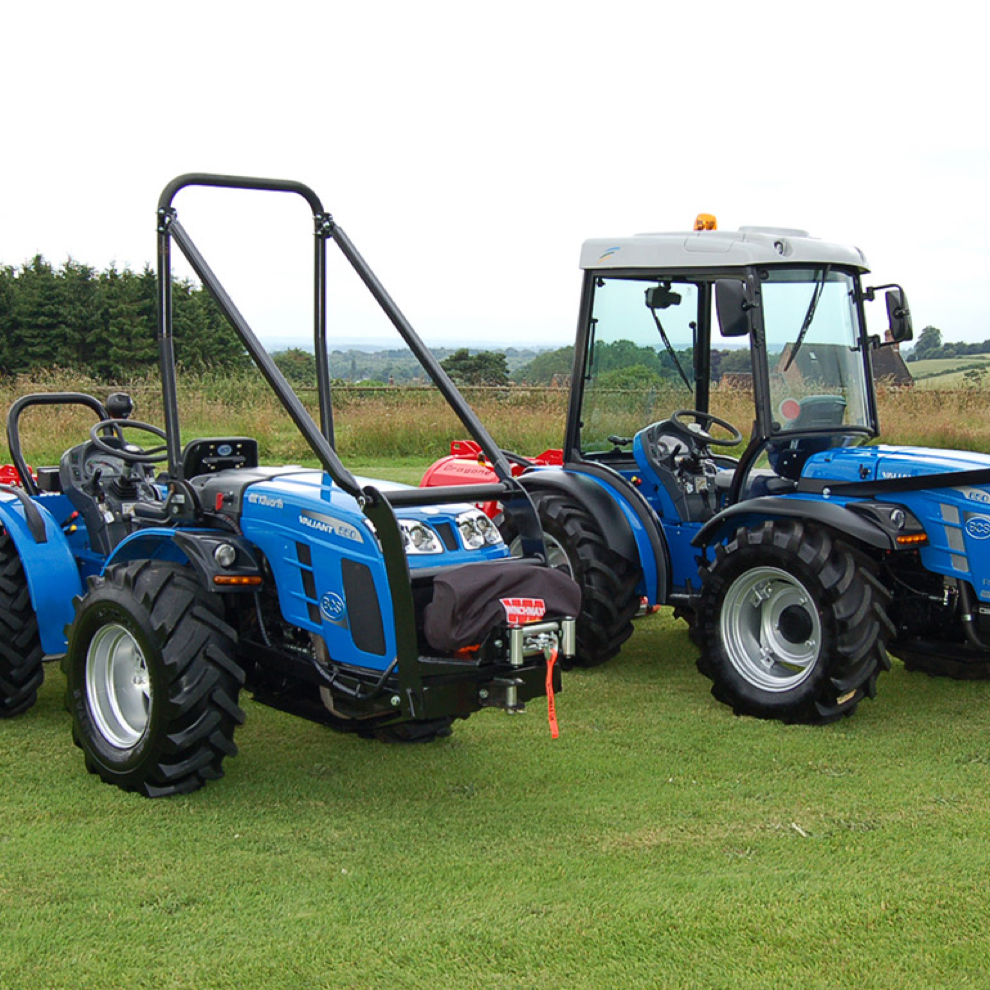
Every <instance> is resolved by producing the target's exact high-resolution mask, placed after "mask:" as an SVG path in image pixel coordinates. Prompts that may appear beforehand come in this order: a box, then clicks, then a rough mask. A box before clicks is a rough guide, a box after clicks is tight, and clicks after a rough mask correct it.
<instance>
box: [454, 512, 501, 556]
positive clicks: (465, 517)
mask: <svg viewBox="0 0 990 990" xmlns="http://www.w3.org/2000/svg"><path fill="white" fill-rule="evenodd" d="M457 529H458V532H459V533H460V534H461V542H462V543H463V544H464V546H465V548H466V549H468V550H480V549H481V548H482V547H483V546H486V545H487V546H495V545H497V544H500V543H501V542H502V536H501V534H500V533H499V531H498V527H497V526H496V525H495V524H494V523H493V522H492V521H491V519H489V518H488V516H486V515H485V514H484V513H483V512H481V511H480V510H479V509H471V510H470V511H469V512H463V513H461V515H459V516H458V517H457Z"/></svg>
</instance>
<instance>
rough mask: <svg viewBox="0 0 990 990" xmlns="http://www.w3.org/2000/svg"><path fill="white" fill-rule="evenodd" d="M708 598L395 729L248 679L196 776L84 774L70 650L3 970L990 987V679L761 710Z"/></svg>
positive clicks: (4, 981)
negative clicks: (509, 702) (784, 710)
mask: <svg viewBox="0 0 990 990" xmlns="http://www.w3.org/2000/svg"><path fill="white" fill-rule="evenodd" d="M693 658H694V649H693V647H692V646H691V645H690V643H689V641H688V638H687V635H686V633H685V631H684V627H683V626H682V625H681V624H680V623H678V622H675V621H674V620H673V619H671V618H669V617H668V616H667V615H666V614H660V615H657V616H654V617H651V618H649V619H645V620H642V621H641V622H640V623H639V627H638V629H637V632H636V634H635V636H634V637H633V639H632V640H631V641H630V643H629V644H628V646H627V648H626V649H625V650H624V651H623V654H622V655H621V656H620V657H619V658H618V659H616V660H614V661H612V663H610V664H609V665H607V666H605V667H602V668H600V669H598V670H592V671H575V672H571V673H569V674H566V675H565V682H564V692H563V693H562V694H561V696H560V698H559V702H558V712H559V715H560V719H561V736H560V738H559V739H558V740H556V741H552V740H551V739H550V735H549V731H548V729H547V725H546V719H545V713H544V712H543V710H542V708H541V706H538V705H536V706H532V707H531V710H530V712H528V713H527V714H526V715H524V716H521V717H516V718H510V717H508V716H506V715H504V714H501V713H496V712H485V713H482V714H480V715H478V716H475V717H474V718H472V719H470V720H469V721H467V722H463V723H458V725H457V726H456V728H455V732H454V735H453V736H452V737H451V738H449V739H447V740H442V741H440V742H438V743H435V744H431V745H425V746H406V747H403V746H394V745H392V746H389V745H384V744H381V743H373V742H367V741H363V740H360V739H357V738H354V737H351V736H342V735H337V734H335V733H333V732H331V731H330V730H328V729H325V728H322V727H320V726H317V725H313V724H310V723H307V722H304V721H300V720H297V719H293V718H292V717H290V716H287V715H283V714H280V713H278V712H274V711H271V710H269V709H267V708H264V707H261V706H259V705H256V704H254V703H252V702H251V701H250V700H246V701H245V708H246V711H247V716H248V718H247V722H246V724H245V725H244V726H243V728H242V729H241V730H240V732H239V735H238V742H239V744H240V747H241V753H240V755H239V756H238V757H237V758H236V759H233V760H229V761H228V762H227V764H226V767H227V776H226V777H225V778H224V779H223V780H221V781H217V782H214V783H212V784H210V785H208V786H207V787H206V788H205V789H203V790H202V791H199V792H197V793H196V794H193V795H190V796H188V797H180V798H173V799H170V800H165V801H148V800H145V799H142V798H139V797H136V796H134V795H129V794H125V793H123V792H121V791H118V790H116V789H114V788H111V787H108V786H106V785H105V784H102V783H100V782H99V781H98V779H97V778H96V777H93V776H90V775H88V774H86V772H85V771H84V769H83V764H82V759H81V755H80V754H79V752H78V750H76V749H74V748H73V746H72V745H71V743H70V741H69V718H68V715H67V714H66V713H65V711H64V710H63V708H62V692H63V689H64V682H63V678H62V675H61V673H60V672H59V671H58V669H57V666H56V665H50V666H49V667H48V676H47V679H46V683H45V686H44V688H43V689H42V693H41V697H40V700H39V703H38V705H37V706H36V707H35V708H34V709H32V710H31V711H30V712H28V713H26V714H25V715H24V716H22V717H20V718H17V719H13V720H10V721H6V722H3V723H0V794H2V796H3V799H2V802H0V987H3V988H4V990H8V988H10V990H14V988H17V990H26V988H34V987H38V988H42V987H44V988H63V987H64V988H73V990H78V988H91V987H92V988H103V987H112V988H116V987H121V988H124V987H128V988H133V987H149V988H150V987H154V988H156V990H159V988H173V987H174V988H180V987H181V988H196V990H202V988H237V990H242V988H245V987H262V986H263V987H266V988H268V987H271V988H282V987H285V988H293V990H295V988H299V987H307V988H321V987H327V988H330V987H334V988H341V987H344V988H372V987H374V988H378V987H383V988H384V987H388V988H406V987H409V988H414V987H416V988H418V987H423V988H434V987H491V988H505V987H533V988H537V987H539V988H544V987H547V986H551V987H552V986H560V987H568V988H584V987H587V988H602V987H619V986H625V987H672V988H680V987H683V988H688V987H690V988H698V987H720V988H721V987H724V988H730V987H731V988H734V990H735V988H757V987H759V988H765V987H768V986H771V985H772V986H774V987H800V988H802V990H813V988H825V987H829V988H832V987H849V988H857V990H863V988H874V987H875V988H891V987H919V988H921V987H925V988H930V987H986V986H988V984H990V932H988V928H990V926H988V924H987V920H988V908H987V895H986V890H987V884H988V882H990V843H988V841H987V836H988V834H990V787H988V785H990V736H988V733H987V726H986V710H987V705H988V702H990V684H983V683H968V684H966V683H956V682H946V681H938V680H932V679H929V678H927V677H924V676H921V675H914V674H911V675H909V674H907V673H906V672H905V671H904V670H903V668H902V667H901V666H900V665H899V664H897V663H896V662H895V666H894V670H893V672H892V673H891V674H890V675H886V676H885V677H884V678H882V680H881V691H880V695H879V696H878V699H877V700H876V701H875V702H873V703H864V704H863V705H862V706H861V707H860V710H859V712H858V713H857V714H856V715H855V716H854V717H853V718H851V719H849V720H846V721H844V722H842V723H841V724H838V725H835V726H831V727H828V728H825V729H812V728H804V727H786V726H781V725H777V724H775V723H770V722H759V721H756V720H752V719H739V718H735V717H734V716H733V715H732V714H731V713H730V712H729V711H728V710H726V709H725V708H723V707H722V706H720V705H718V704H716V703H715V702H714V701H713V700H712V699H711V697H710V696H709V694H708V691H707V687H706V684H707V682H706V681H704V680H703V678H701V676H700V675H699V674H697V673H696V672H695V670H694V667H693V663H692V660H693Z"/></svg>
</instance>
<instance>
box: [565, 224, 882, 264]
mask: <svg viewBox="0 0 990 990" xmlns="http://www.w3.org/2000/svg"><path fill="white" fill-rule="evenodd" d="M801 262H810V263H813V264H832V265H850V266H852V267H853V268H858V269H859V270H860V271H864V272H865V271H869V265H868V264H867V261H866V256H865V255H864V254H863V252H862V251H860V250H859V248H856V247H852V246H850V245H847V244H832V243H830V242H828V241H820V240H819V239H818V238H817V237H811V236H810V235H809V234H808V232H807V231H804V230H790V229H787V228H784V227H740V228H739V230H699V231H685V232H684V233H672V234H637V235H635V236H634V237H619V238H614V239H612V240H607V239H605V238H600V237H596V238H593V239H592V240H589V241H585V242H584V245H583V246H582V248H581V267H582V268H587V269H609V268H660V269H667V268H713V267H718V268H722V267H734V266H737V265H772V264H778V265H779V264H800V263H801Z"/></svg>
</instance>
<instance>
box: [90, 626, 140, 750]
mask: <svg viewBox="0 0 990 990" xmlns="http://www.w3.org/2000/svg"><path fill="white" fill-rule="evenodd" d="M86 699H87V701H88V702H89V710H90V712H91V714H92V716H93V720H94V721H95V722H96V726H97V728H98V729H99V731H100V735H102V736H103V738H104V739H106V741H107V742H109V743H110V744H111V745H112V746H116V747H117V748H118V749H131V748H132V747H133V746H135V745H136V744H137V743H138V741H139V740H140V739H141V737H142V736H143V735H144V733H145V732H146V731H147V728H148V722H149V720H150V717H151V680H150V678H149V676H148V664H147V661H146V660H145V657H144V653H143V652H142V650H141V647H140V646H138V644H137V640H135V638H134V637H133V636H132V635H131V634H130V633H129V632H128V631H127V630H126V629H125V628H124V627H123V626H119V625H116V624H113V625H107V626H102V627H101V628H100V629H99V631H98V632H97V633H96V635H95V636H94V637H93V639H92V640H91V641H90V644H89V649H88V650H87V651H86Z"/></svg>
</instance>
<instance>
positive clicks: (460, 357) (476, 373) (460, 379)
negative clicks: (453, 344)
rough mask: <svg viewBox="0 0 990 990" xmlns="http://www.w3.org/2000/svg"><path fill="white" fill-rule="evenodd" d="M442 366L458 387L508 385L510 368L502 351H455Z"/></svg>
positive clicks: (463, 349) (462, 348) (461, 349)
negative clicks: (475, 352)
mask: <svg viewBox="0 0 990 990" xmlns="http://www.w3.org/2000/svg"><path fill="white" fill-rule="evenodd" d="M440 366H441V367H442V368H443V370H444V371H446V372H447V374H448V375H450V377H451V378H452V379H453V380H454V382H456V383H457V384H458V385H507V384H508V383H509V366H508V364H507V363H506V360H505V355H504V354H503V353H502V352H501V351H478V353H477V354H471V353H470V352H469V351H468V349H467V348H466V347H461V348H459V349H458V350H456V351H454V353H453V354H451V355H450V357H448V358H445V359H444V360H443V361H441V362H440Z"/></svg>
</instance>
